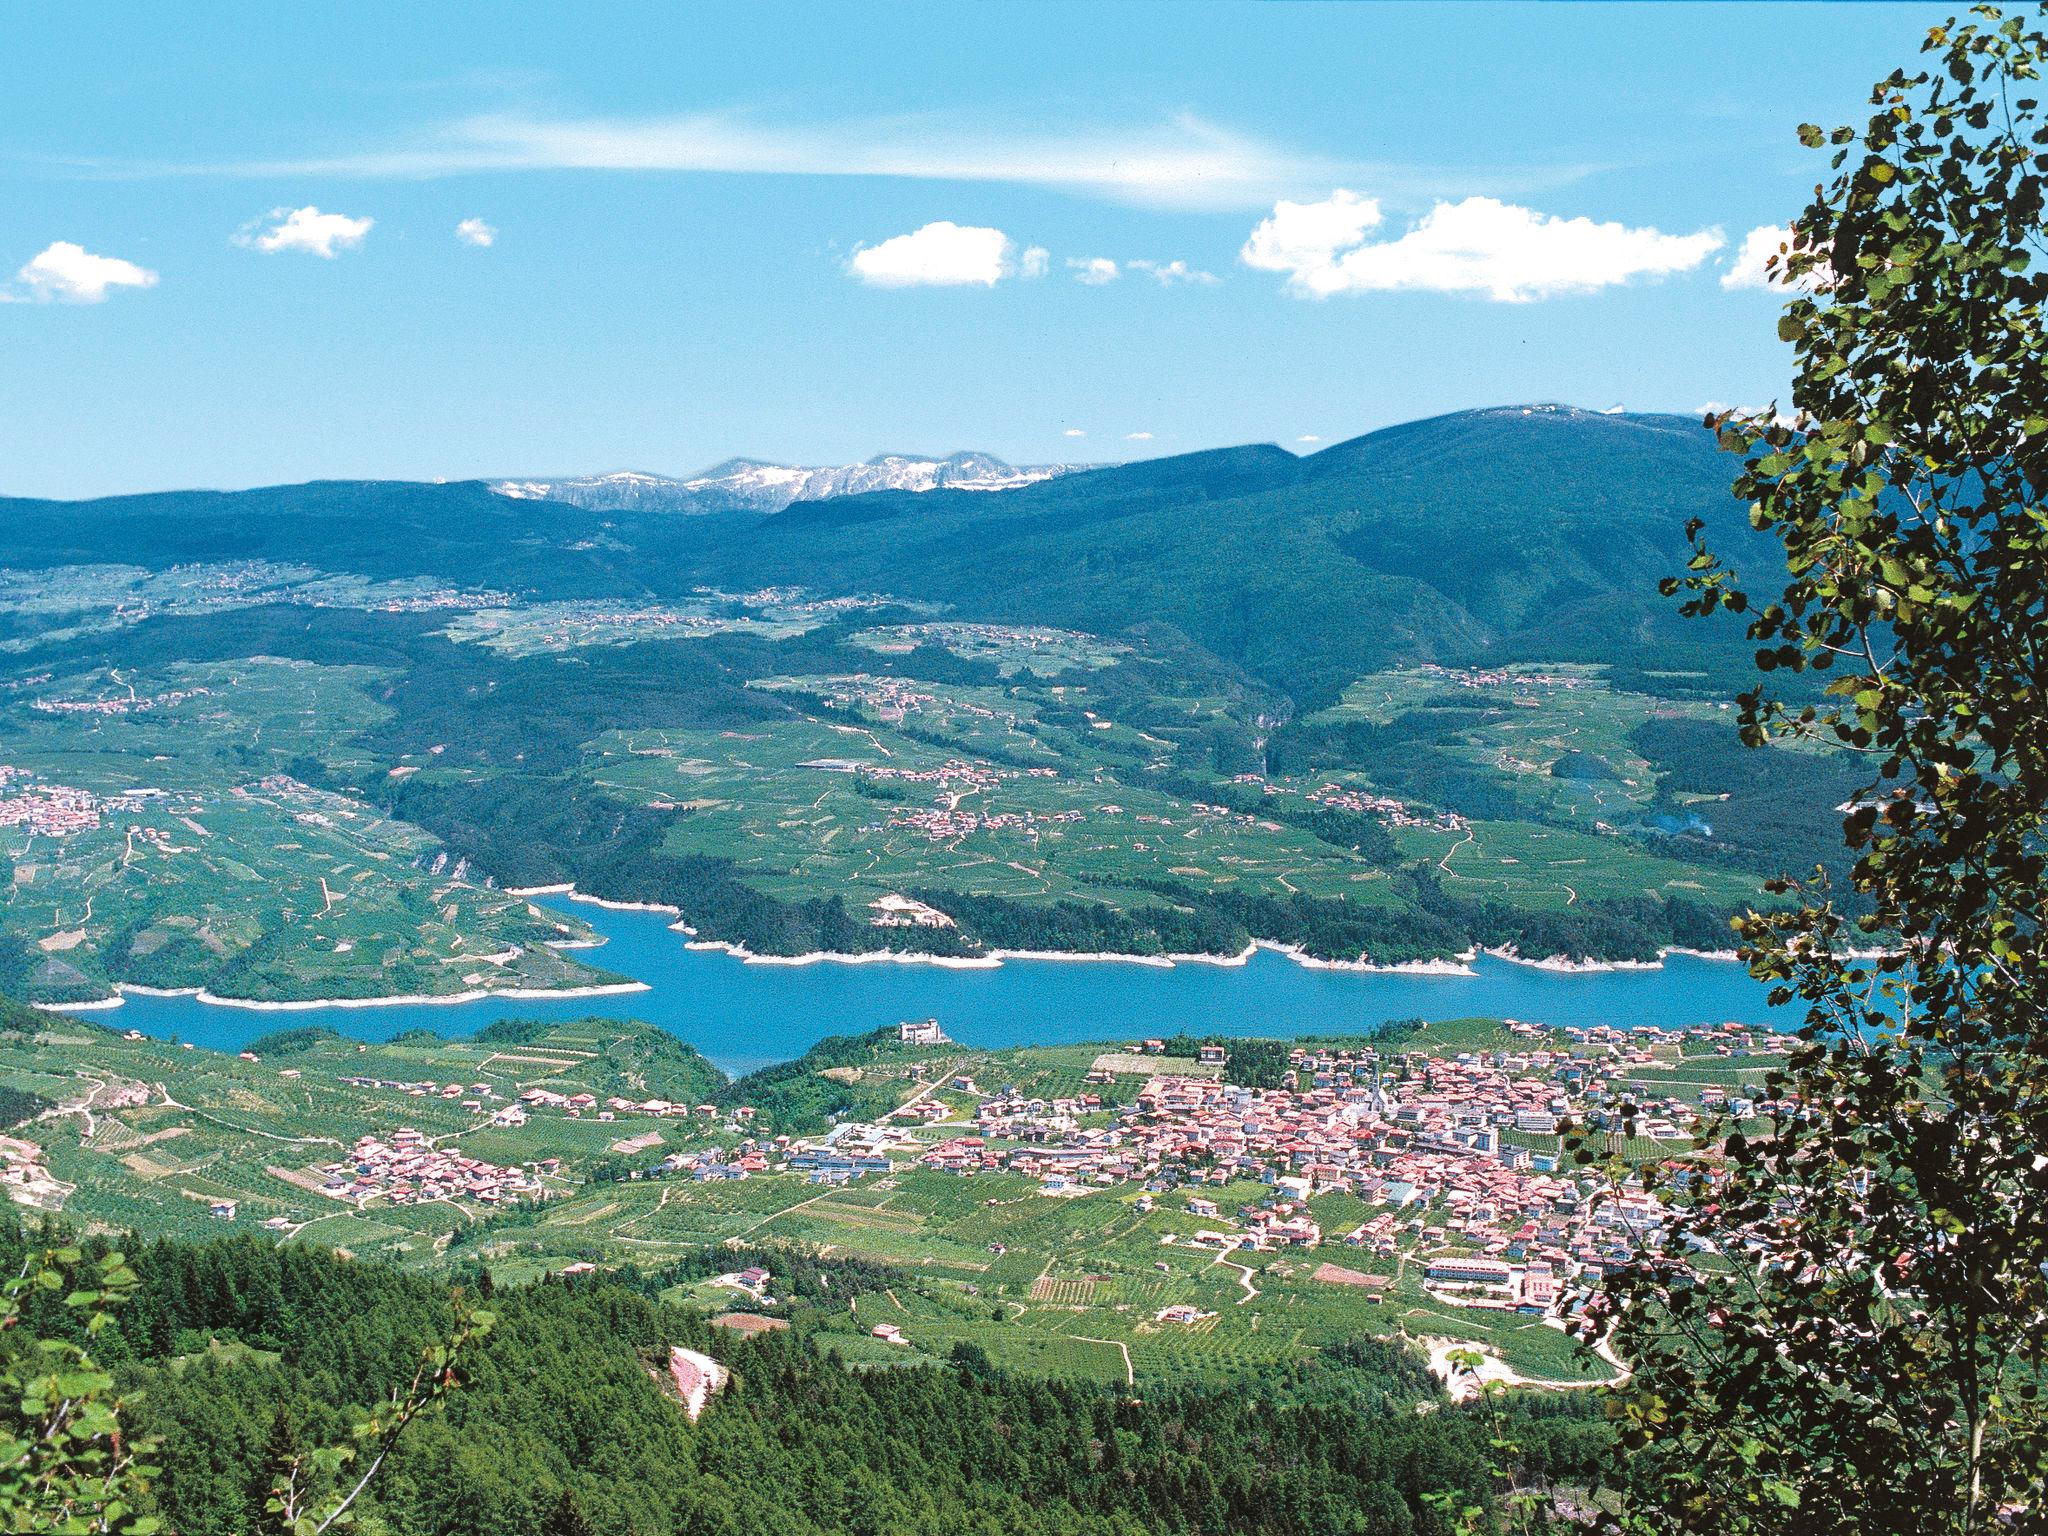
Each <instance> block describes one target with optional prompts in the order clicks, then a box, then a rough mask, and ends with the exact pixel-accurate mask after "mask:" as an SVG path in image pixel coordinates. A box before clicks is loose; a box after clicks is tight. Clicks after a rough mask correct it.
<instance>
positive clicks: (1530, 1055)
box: [919, 1026, 1792, 1310]
mask: <svg viewBox="0 0 2048 1536" xmlns="http://www.w3.org/2000/svg"><path fill="white" fill-rule="evenodd" d="M1519 1028H1520V1030H1521V1031H1522V1032H1523V1033H1524V1034H1525V1035H1526V1036H1527V1037H1528V1044H1527V1045H1526V1046H1516V1047H1513V1048H1505V1049H1498V1050H1489V1051H1481V1052H1459V1053H1453V1054H1430V1053H1427V1052H1420V1051H1418V1052H1404V1053H1397V1054H1388V1055H1385V1056H1383V1055H1382V1054H1381V1053H1379V1052H1377V1051H1375V1050H1374V1049H1372V1048H1371V1047H1369V1046H1367V1047H1360V1048H1357V1049H1343V1050H1332V1049H1296V1050H1295V1051H1294V1052H1293V1053H1292V1054H1291V1058H1290V1064H1291V1066H1292V1067H1293V1069H1294V1077H1293V1083H1292V1085H1291V1086H1287V1087H1281V1088H1269V1089H1253V1088H1246V1087H1241V1086H1236V1085H1232V1084H1227V1083H1224V1082H1222V1081H1220V1080H1219V1079H1217V1078H1213V1077H1198V1076H1193V1075H1188V1074H1183V1073H1178V1072H1168V1073H1161V1074H1159V1075H1156V1076H1153V1077H1151V1078H1150V1079H1148V1080H1147V1081H1146V1082H1145V1084H1144V1086H1143V1087H1142V1088H1141V1089H1140V1090H1139V1092H1138V1094H1137V1096H1136V1098H1135V1100H1134V1101H1133V1102H1131V1103H1129V1104H1127V1105H1124V1106H1122V1107H1120V1108H1116V1109H1113V1110H1105V1107H1104V1105H1103V1103H1102V1101H1101V1099H1100V1098H1099V1097H1098V1096H1096V1095H1095V1094H1092V1093H1082V1094H1077V1095H1073V1096H1069V1097H1061V1098H1053V1099H1049V1100H1047V1099H1037V1098H1027V1097H1024V1096H1021V1095H1019V1094H1017V1093H1015V1092H1014V1091H1008V1090H1006V1091H1002V1092H998V1093H995V1094H992V1095H989V1096H987V1097H986V1098H984V1099H983V1100H982V1102H981V1103H980V1105H979V1106H978V1109H977V1124H976V1127H975V1133H974V1134H966V1135H961V1136H956V1137H952V1138H950V1139H948V1140H946V1141H944V1142H941V1143H939V1144H937V1145H935V1146H933V1147H931V1148H930V1149H928V1150H927V1151H925V1152H924V1153H923V1154H922V1156H921V1157H920V1159H919V1161H920V1162H922V1163H923V1164H924V1165H925V1166H927V1167H930V1168H935V1169H941V1170H945V1171H949V1172H954V1173H959V1174H974V1173H978V1172H982V1171H984V1170H993V1169H1005V1170H1009V1171H1012V1172H1018V1173H1026V1174H1030V1175H1033V1176H1035V1177H1037V1178H1039V1179H1040V1180H1041V1188H1042V1189H1043V1190H1044V1191H1045V1192H1046V1193H1049V1194H1062V1193H1075V1192H1081V1191H1083V1190H1085V1189H1088V1188H1094V1187H1101V1186H1104V1185H1114V1184H1121V1183H1127V1182H1133V1181H1140V1180H1142V1181H1143V1182H1144V1193H1142V1194H1141V1195H1140V1197H1139V1208H1140V1209H1141V1210H1151V1209H1154V1208H1155V1206H1156V1205H1158V1204H1161V1203H1163V1202H1167V1201H1177V1202H1179V1204H1180V1208H1181V1209H1184V1210H1185V1211H1186V1213H1187V1214H1188V1215H1189V1216H1191V1217H1193V1218H1195V1219H1197V1220H1198V1221H1205V1222H1216V1223H1219V1226H1218V1227H1216V1228H1213V1229H1211V1228H1203V1229H1200V1230H1198V1231H1197V1232H1196V1233H1194V1234H1193V1236H1192V1237H1191V1238H1190V1239H1188V1241H1191V1242H1192V1243H1194V1244H1196V1245H1213V1246H1216V1247H1218V1248H1220V1249H1224V1250H1226V1251H1227V1250H1230V1249H1234V1248H1249V1249H1255V1250H1266V1249H1279V1248H1314V1247H1317V1246H1320V1245H1322V1244H1324V1243H1325V1242H1326V1241H1338V1240H1341V1241H1342V1242H1343V1243H1345V1244H1346V1245H1348V1246H1350V1247H1353V1248H1360V1249H1365V1250H1368V1251H1370V1252H1371V1253H1373V1254H1374V1255H1375V1256H1377V1257H1381V1258H1395V1257H1398V1256H1403V1255H1406V1256H1409V1257H1411V1258H1412V1259H1414V1260H1416V1261H1418V1262H1420V1263H1422V1265H1423V1278H1424V1283H1425V1285H1427V1286H1428V1287H1429V1288H1430V1289H1431V1290H1432V1291H1434V1292H1436V1293H1437V1294H1438V1295H1440V1296H1441V1297H1442V1298H1443V1299H1446V1300H1451V1301H1457V1302H1461V1303H1463V1304H1466V1305H1477V1306H1520V1307H1527V1308H1532V1309H1536V1310H1542V1309H1545V1308H1548V1307H1549V1306H1550V1305H1551V1304H1552V1303H1553V1302H1554V1301H1555V1299H1556V1297H1557V1295H1558V1291H1559V1287H1560V1284H1561V1282H1562V1281H1564V1280H1565V1279H1567V1278H1569V1277H1571V1276H1573V1275H1577V1274H1580V1273H1585V1272H1594V1273H1597V1272H1599V1271H1600V1270H1602V1269H1603V1268H1605V1267H1607V1266H1610V1265H1613V1264H1618V1263H1621V1262H1624V1261H1625V1260H1626V1259H1627V1258H1628V1257H1629V1255H1630V1254H1631V1253H1632V1251H1633V1249H1634V1246H1635V1242H1636V1239H1638V1238H1639V1237H1640V1236H1642V1235H1643V1234H1644V1233H1646V1232H1653V1231H1654V1230H1656V1229H1658V1228H1660V1227H1661V1226H1662V1223H1663V1215H1662V1208H1661V1207H1660V1206H1659V1205H1658V1204H1657V1203H1656V1202H1655V1201H1654V1200H1652V1199H1650V1198H1648V1197H1647V1196H1640V1195H1623V1196H1622V1197H1620V1198H1618V1199H1617V1198H1607V1199H1602V1200H1599V1201H1595V1200H1594V1198H1593V1184H1592V1182H1591V1181H1587V1182H1585V1183H1583V1184H1582V1183H1581V1182H1580V1180H1579V1179H1577V1178H1575V1177H1574V1176H1572V1174H1571V1172H1570V1171H1569V1170H1568V1169H1565V1168H1561V1167H1560V1159H1559V1153H1558V1152H1557V1151H1556V1150H1555V1143H1554V1142H1552V1141H1550V1140H1549V1138H1551V1137H1553V1136H1555V1134H1556V1133H1557V1132H1558V1131H1559V1130H1560V1128H1561V1127H1562V1126H1563V1124H1564V1123H1565V1122H1566V1120H1567V1119H1569V1120H1570V1121H1572V1122H1573V1123H1575V1124H1577V1125H1582V1126H1585V1127H1587V1128H1589V1129H1590V1130H1592V1131H1594V1132H1601V1131H1606V1132H1609V1133H1615V1134H1618V1133H1619V1132H1620V1131H1621V1130H1622V1128H1623V1126H1624V1124H1625V1125H1626V1129H1627V1131H1628V1132H1629V1133H1630V1134H1632V1135H1634V1136H1639V1137H1641V1136H1647V1137H1651V1138H1653V1139H1672V1140H1678V1139H1682V1138H1684V1137H1686V1135H1687V1133H1688V1132H1689V1131H1690V1130H1693V1129H1696V1128H1697V1124H1698V1121H1699V1119H1700V1117H1701V1114H1702V1111H1703V1110H1711V1109H1718V1108H1725V1109H1726V1110H1727V1112H1729V1113H1730V1114H1732V1115H1735V1116H1737V1117H1738V1118H1739V1117H1742V1116H1746V1115H1750V1114H1755V1113H1760V1112H1763V1111H1765V1110H1767V1109H1769V1108H1771V1107H1772V1106H1770V1105H1768V1104H1765V1103H1762V1102H1759V1101H1757V1100H1755V1099H1753V1098H1751V1097H1748V1096H1745V1095H1743V1094H1741V1093H1737V1092H1733V1091H1732V1090H1730V1089H1727V1088H1721V1089H1715V1088H1713V1087H1711V1086H1709V1087H1706V1088H1704V1089H1700V1088H1695V1089H1694V1090H1692V1092H1693V1094H1694V1095H1695V1096H1696V1097H1697V1098H1698V1099H1699V1100H1701V1101H1702V1102H1699V1103H1695V1102H1693V1100H1692V1099H1691V1098H1688V1097H1684V1096H1681V1095H1680V1094H1678V1093H1676V1092H1660V1091H1657V1090H1656V1089H1655V1088H1654V1087H1652V1086H1651V1085H1653V1084H1654V1082H1655V1078H1656V1074H1657V1073H1658V1072H1659V1071H1662V1070H1668V1068H1669V1065H1670V1055H1669V1050H1668V1048H1669V1047H1671V1046H1672V1045H1674V1044H1676V1045H1678V1046H1679V1047H1680V1048H1681V1049H1684V1050H1689V1051H1691V1052H1693V1053H1695V1054H1705V1055H1717V1056H1724V1057H1735V1056H1741V1055H1744V1054H1747V1053H1753V1052H1754V1053H1772V1054H1776V1053H1781V1052H1783V1051H1784V1050H1786V1049H1788V1048H1789V1047H1790V1045H1791V1044H1792V1042H1791V1041H1790V1040H1789V1039H1787V1038H1785V1037H1782V1036H1775V1035H1763V1034H1760V1033H1758V1032H1755V1031H1751V1030H1747V1029H1743V1028H1740V1027H1737V1026H1722V1027H1720V1028H1715V1029H1708V1028H1695V1029H1688V1030H1684V1031H1664V1032H1659V1031H1650V1032H1645V1031H1622V1030H1615V1029H1608V1028H1594V1029H1585V1030H1577V1031H1572V1032H1570V1036H1571V1038H1570V1044H1569V1046H1568V1047H1567V1048H1559V1047H1555V1046H1553V1045H1551V1044H1549V1043H1548V1039H1549V1037H1548V1036H1546V1035H1542V1034H1541V1033H1539V1032H1537V1031H1535V1030H1534V1029H1533V1028H1531V1027H1529V1026H1520V1027H1519ZM1654 1047H1664V1048H1666V1049H1665V1051H1664V1054H1662V1055H1659V1054H1658V1051H1657V1050H1656V1049H1654ZM1209 1050H1211V1051H1212V1052H1215V1053H1216V1054H1218V1055H1220V1054H1221V1053H1222V1048H1221V1047H1210V1048H1209ZM1124 1059H1128V1058H1124ZM1245 1180H1250V1181H1255V1182H1258V1183H1261V1184H1263V1185H1265V1186H1267V1187H1268V1193H1267V1194H1265V1195H1264V1196H1262V1197H1261V1198H1260V1199H1259V1200H1257V1201H1255V1202H1252V1203H1249V1204H1245V1205H1243V1206H1241V1207H1240V1208H1239V1209H1238V1210H1236V1211H1229V1210H1226V1209H1224V1208H1223V1206H1222V1204H1221V1203H1220V1201H1219V1200H1218V1199H1217V1198H1215V1197H1212V1196H1211V1195H1209V1194H1206V1193H1204V1192H1203V1191H1206V1190H1209V1189H1211V1188H1216V1187H1220V1186H1226V1185H1230V1184H1233V1183H1237V1182H1239V1181H1245ZM1331 1193H1345V1194H1350V1195H1353V1196H1355V1197H1357V1198H1358V1199H1360V1200H1363V1201H1365V1202H1366V1203H1367V1204H1368V1205H1370V1206H1373V1207H1376V1208H1377V1209H1376V1210H1375V1212H1374V1214H1373V1215H1372V1216H1371V1217H1369V1218H1368V1219H1367V1220H1365V1221H1364V1222H1362V1223H1360V1224H1359V1225H1358V1226H1357V1227H1355V1228H1354V1229H1352V1230H1351V1231H1349V1232H1346V1233H1342V1234H1330V1235H1328V1236H1327V1237H1326V1234H1325V1233H1324V1232H1323V1231H1322V1229H1321V1228H1320V1226H1319V1225H1318V1224H1317V1223H1316V1221H1315V1220H1314V1219H1313V1217H1312V1216H1311V1215H1310V1214H1309V1208H1308V1201H1309V1200H1310V1199H1311V1198H1312V1197H1314V1196H1317V1195H1324V1194H1331Z"/></svg>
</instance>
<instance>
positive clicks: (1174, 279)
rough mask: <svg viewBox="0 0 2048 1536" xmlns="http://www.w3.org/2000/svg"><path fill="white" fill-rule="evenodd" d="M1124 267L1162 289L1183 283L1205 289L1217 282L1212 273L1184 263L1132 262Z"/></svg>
mask: <svg viewBox="0 0 2048 1536" xmlns="http://www.w3.org/2000/svg"><path fill="white" fill-rule="evenodd" d="M1125 265H1127V266H1128V267H1130V269H1131V270H1132V271H1133V272H1142V273H1144V274H1145V275H1146V276H1147V277H1149V278H1151V279H1152V281H1153V282H1155V283H1157V284H1158V285H1159V286H1160V287H1162V288H1175V287H1179V286H1180V285H1182V284H1185V283H1192V284H1194V285H1196V286H1197V287H1202V288H1207V287H1212V286H1214V284H1216V283H1217V282H1218V281H1219V279H1218V278H1217V276H1216V274H1215V273H1214V272H1204V271H1202V270H1201V269H1200V268H1198V267H1191V266H1189V265H1188V264H1187V263H1186V262H1184V261H1132V262H1127V263H1125Z"/></svg>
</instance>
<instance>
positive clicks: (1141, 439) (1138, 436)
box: [1124, 432, 1152, 443]
mask: <svg viewBox="0 0 2048 1536" xmlns="http://www.w3.org/2000/svg"><path fill="white" fill-rule="evenodd" d="M1124 441H1125V442H1127V443H1149V442H1151V441H1152V434H1151V433H1150V432H1126V433H1125V434H1124Z"/></svg>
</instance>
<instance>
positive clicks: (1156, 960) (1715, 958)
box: [38, 884, 1882, 1013]
mask: <svg viewBox="0 0 2048 1536" xmlns="http://www.w3.org/2000/svg"><path fill="white" fill-rule="evenodd" d="M505 894H506V895H508V896H514V897H519V898H522V899H530V898H533V897H539V896H555V897H561V898H563V899H565V900H568V901H572V902H579V903H582V904H584V905H588V906H593V907H598V908H601V909H603V910H604V911H607V912H629V913H631V912H644V913H649V914H652V915H656V916H661V917H666V918H668V919H670V921H669V922H668V924H667V927H668V928H669V930H670V931H671V932H674V933H679V934H681V935H683V938H684V944H683V947H684V948H685V949H688V950H693V951H698V952H704V953H715V954H723V955H726V956H729V957H730V958H732V959H734V960H737V961H739V962H740V964H742V965H747V966H767V967H776V968H791V967H800V966H812V965H848V966H852V965H924V966H931V967H933V968H935V969H938V970H946V971H992V970H996V969H999V968H1000V967H1002V966H1003V965H1005V964H1007V963H1009V962H1011V961H1023V962H1026V963H1032V962H1043V961H1057V962H1062V963H1073V962H1084V963H1093V964H1114V965H1137V966H1145V967H1149V968H1152V969H1155V970H1172V969H1174V968H1175V967H1177V966H1182V965H1199V966H1212V967H1222V968H1237V967H1242V966H1245V965H1248V964H1250V962H1251V960H1252V957H1253V956H1254V955H1256V954H1257V953H1258V952H1259V951H1261V950H1266V951H1268V952H1270V953H1272V954H1276V955H1281V956H1284V957H1285V958H1286V959H1288V960H1289V961H1291V962H1293V963H1294V964H1295V965H1298V966H1300V967H1301V968H1302V969H1304V970H1309V971H1338V972H1349V973H1351V974H1355V975H1360V976H1392V977H1421V978H1443V979H1446V980H1451V979H1466V980H1469V979H1472V978H1474V977H1476V976H1477V975H1478V972H1477V971H1476V970H1475V969H1474V966H1473V962H1475V961H1476V960H1478V959H1479V958H1480V956H1482V955H1484V956H1486V957H1487V958H1489V959H1494V960H1499V961H1502V962H1504V963H1506V964H1509V965H1519V966H1528V967H1530V968H1531V969H1534V970H1539V971H1546V972H1551V973H1554V974H1559V975H1575V976H1584V975H1600V974H1608V973H1618V972H1626V971H1658V970H1662V969H1664V964H1665V961H1666V960H1668V959H1670V958H1671V957H1672V956H1682V957H1684V958H1687V959H1692V960H1702V961H1709V962H1713V963H1715V964H1737V963H1739V960H1740V957H1739V956H1738V955H1737V953H1736V952H1735V951H1734V950H1732V949H1730V950H1701V949H1686V948H1682V947H1679V946H1675V945H1674V946H1671V947H1669V948H1665V949H1660V950H1659V951H1658V952H1657V955H1658V957H1657V958H1656V959H1655V960H1575V959H1572V958H1570V957H1568V956H1564V955H1549V956H1545V957H1543V958H1540V959H1531V958H1529V957H1528V956H1526V955H1522V954H1519V953H1517V952H1516V950H1515V949H1514V947H1513V946H1512V945H1502V946H1499V947H1487V948H1480V949H1468V950H1466V951H1464V952H1463V953H1462V954H1459V955H1455V956H1439V957H1436V958H1433V959H1426V960H1399V961H1384V962H1383V961H1375V960H1364V959H1360V960H1332V959H1324V958H1322V957H1321V956H1317V955H1311V954H1308V953H1307V952H1305V951H1304V950H1303V949H1302V948H1301V947H1300V946H1299V945H1295V944H1283V943H1280V942H1278V941H1276V940H1271V939H1254V940H1252V941H1251V942H1250V943H1249V944H1247V945H1245V947H1244V948H1243V949H1242V950H1240V951H1238V952H1237V953H1235V954H1217V955H1204V954H1181V953H1174V954H1164V955H1139V954H1118V953H1114V952H1110V951H1084V950H1063V949H991V950H989V951H988V952H987V953H985V954H980V955H932V954H922V953H918V952H915V951H910V950H897V949H876V950H866V951H862V952H860V953H845V952H841V951H833V950H817V951H813V952H810V953H807V954H801V955H763V954H757V953H755V952H754V951H752V950H750V949H748V948H747V947H746V946H745V945H743V944H734V943H730V942H728V941H725V940H722V939H703V938H699V937H698V936H697V930H696V929H694V928H692V927H691V926H690V925H689V924H688V923H686V922H684V921H683V917H682V912H681V910H680V909H679V908H677V907H674V906H670V905H668V904H667V903H665V902H648V901H613V900H610V899H608V898H606V897H602V896H591V895H588V894H586V893H585V892H583V891H579V890H577V889H576V887H575V886H574V885H570V884H557V885H533V886H519V887H508V888H506V890H505ZM607 942H608V940H607V939H606V938H605V937H603V936H602V935H600V936H599V937H597V938H594V939H567V940H556V941H551V942H550V945H549V947H550V948H555V949H578V950H591V949H598V948H602V947H603V945H604V944H605V943H607ZM1878 953H1882V951H1871V952H1869V954H1865V953H1864V952H1862V951H1857V952H1854V954H1852V956H1851V958H1869V955H1871V954H1878ZM649 990H651V987H650V985H649V984H648V983H647V982H644V981H634V980H627V981H622V982H599V983H591V984H588V985H584V986H575V987H473V988H468V989H466V990H464V991H461V992H446V993H396V994H386V995H379V996H374V997H331V998H288V999H277V998H251V997H223V996H221V995H220V994H218V993H215V992H211V991H208V990H207V989H206V988H204V987H173V988H163V987H150V986H144V985H142V984H141V983H137V982H116V983H114V995H113V996H112V997H103V998H90V999H87V1000H85V1001H82V1002H67V1003H47V1004H39V1005H38V1006H40V1007H45V1008H48V1009H49V1010H50V1011H52V1012H57V1013H94V1012H101V1011H108V1010H113V1009H118V1008H119V1007H121V1005H122V1004H123V1003H124V1002H125V1001H126V1000H127V998H128V997H129V996H130V995H133V996H138V997H189V998H192V999H194V1000H195V1001H198V1002H200V1003H204V1004H208V1005H210V1006H213V1007H219V1008H240V1009H246V1010H251V1011H255V1012H275V1013H299V1012H310V1011H313V1010H316V1009H323V1008H349V1009H357V1008H395V1007H415V1006H443V1005H446V1006H453V1005H457V1004H467V1003H478V1002H491V1001H515V1002H558V1001H571V1000H574V999H576V998H579V997H617V996H622V995H627V994H631V993H636V992H646V991H649Z"/></svg>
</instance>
